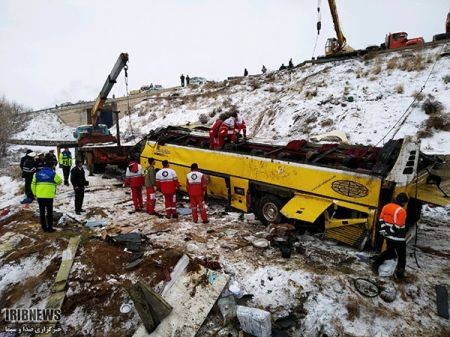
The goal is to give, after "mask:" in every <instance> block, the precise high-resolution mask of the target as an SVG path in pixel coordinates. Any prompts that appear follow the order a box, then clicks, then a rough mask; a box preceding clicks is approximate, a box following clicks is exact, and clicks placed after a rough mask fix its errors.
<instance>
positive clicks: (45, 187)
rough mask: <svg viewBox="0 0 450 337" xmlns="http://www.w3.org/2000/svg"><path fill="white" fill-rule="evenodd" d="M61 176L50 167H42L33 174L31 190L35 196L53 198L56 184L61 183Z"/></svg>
mask: <svg viewBox="0 0 450 337" xmlns="http://www.w3.org/2000/svg"><path fill="white" fill-rule="evenodd" d="M61 183H62V179H61V177H60V176H59V175H58V174H56V173H55V171H53V170H52V169H51V168H50V167H44V168H42V169H41V170H39V171H38V172H36V173H35V174H34V175H33V180H32V181H31V191H32V192H33V194H34V195H35V196H36V198H43V199H53V198H54V197H55V195H56V185H61Z"/></svg>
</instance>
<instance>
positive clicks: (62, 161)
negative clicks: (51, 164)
mask: <svg viewBox="0 0 450 337" xmlns="http://www.w3.org/2000/svg"><path fill="white" fill-rule="evenodd" d="M59 166H60V167H61V168H62V170H63V175H64V185H66V186H69V175H70V168H71V167H72V153H71V152H70V151H69V148H68V147H67V146H66V147H64V151H61V153H60V154H59Z"/></svg>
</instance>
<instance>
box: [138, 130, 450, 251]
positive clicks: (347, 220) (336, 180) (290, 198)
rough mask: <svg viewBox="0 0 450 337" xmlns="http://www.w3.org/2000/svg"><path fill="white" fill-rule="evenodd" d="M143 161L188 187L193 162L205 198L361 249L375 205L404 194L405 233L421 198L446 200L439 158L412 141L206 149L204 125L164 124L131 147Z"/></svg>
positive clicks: (371, 238) (374, 240)
mask: <svg viewBox="0 0 450 337" xmlns="http://www.w3.org/2000/svg"><path fill="white" fill-rule="evenodd" d="M134 154H139V155H140V162H141V165H142V166H143V167H144V168H146V167H147V166H148V158H150V157H153V158H155V159H156V166H155V167H156V168H157V169H158V168H161V167H162V165H161V162H162V161H163V160H168V161H169V163H170V166H171V168H172V169H174V170H175V171H176V173H177V175H178V177H179V180H180V183H181V185H182V186H181V189H182V190H183V189H184V190H186V186H185V179H184V177H186V174H187V173H188V172H189V171H190V166H191V164H192V163H194V162H195V163H197V164H198V165H199V168H200V170H201V171H202V172H203V173H204V174H206V175H208V177H209V180H208V195H209V196H212V197H215V198H220V199H224V200H226V201H227V202H228V204H229V205H230V206H231V207H233V208H236V209H238V210H241V211H243V212H254V213H255V215H256V217H257V218H258V219H259V220H261V221H262V222H263V223H264V224H270V223H279V222H282V221H286V222H290V223H294V224H296V225H302V226H306V227H309V228H312V229H314V230H316V231H323V232H324V233H325V237H327V238H330V239H334V240H337V241H340V242H343V243H346V244H349V245H351V246H354V247H358V248H360V249H362V248H364V247H365V246H366V245H369V246H372V247H376V246H379V243H380V241H381V240H379V238H378V234H377V230H376V224H377V215H378V212H379V211H380V209H381V207H382V206H383V205H384V204H386V203H388V202H389V201H390V200H391V199H392V198H393V197H394V196H395V195H397V194H398V193H400V192H406V193H408V195H409V196H410V201H409V204H408V218H407V229H408V237H409V238H410V237H411V235H412V234H413V229H414V225H415V224H416V222H417V220H418V219H419V217H420V212H421V205H422V202H429V203H433V204H436V205H446V204H448V196H447V195H446V193H445V192H444V191H443V190H442V189H441V188H440V186H439V184H437V183H439V182H441V178H440V177H438V176H436V175H435V174H434V173H435V172H438V171H436V170H439V166H440V165H442V161H440V160H439V159H438V158H436V157H434V156H427V155H424V154H423V153H421V152H420V143H419V142H418V141H415V140H413V139H412V138H405V139H398V140H390V141H388V142H387V143H386V144H385V145H384V146H383V147H372V146H359V145H346V144H335V143H328V144H315V143H310V142H307V141H305V140H293V141H290V142H289V143H287V144H286V145H271V144H264V143H257V142H242V143H238V144H226V145H225V147H224V148H223V149H222V150H212V149H209V136H208V133H207V132H206V130H196V129H192V130H191V129H188V128H182V127H172V126H169V127H166V128H159V129H156V130H153V131H151V132H150V133H149V134H148V135H147V136H146V137H145V138H144V139H143V140H142V141H141V142H140V143H139V144H138V145H137V146H136V148H135V150H134Z"/></svg>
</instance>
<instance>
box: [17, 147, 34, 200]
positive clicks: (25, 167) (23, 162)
mask: <svg viewBox="0 0 450 337" xmlns="http://www.w3.org/2000/svg"><path fill="white" fill-rule="evenodd" d="M35 156H36V154H35V153H34V152H33V151H31V150H27V152H26V155H25V156H23V157H22V158H21V159H20V168H21V170H22V178H24V179H25V194H26V196H27V197H26V198H25V199H23V200H22V201H21V202H20V203H22V204H30V203H32V202H33V200H34V195H33V191H32V190H31V182H32V181H33V175H34V173H35V172H36V162H35V161H34V157H35Z"/></svg>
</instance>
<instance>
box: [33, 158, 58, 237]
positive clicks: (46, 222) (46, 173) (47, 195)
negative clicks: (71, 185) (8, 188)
mask: <svg viewBox="0 0 450 337" xmlns="http://www.w3.org/2000/svg"><path fill="white" fill-rule="evenodd" d="M51 165H52V163H47V162H44V167H43V168H42V169H41V170H39V171H37V172H36V173H35V174H34V175H33V181H32V182H31V190H32V191H33V194H34V196H35V197H36V198H37V201H38V204H39V214H40V221H41V227H42V229H43V230H44V232H54V231H55V230H54V229H53V199H54V198H55V196H56V186H57V185H61V183H62V179H61V177H60V176H59V175H58V174H56V172H55V171H54V170H53V169H52V168H51Z"/></svg>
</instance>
